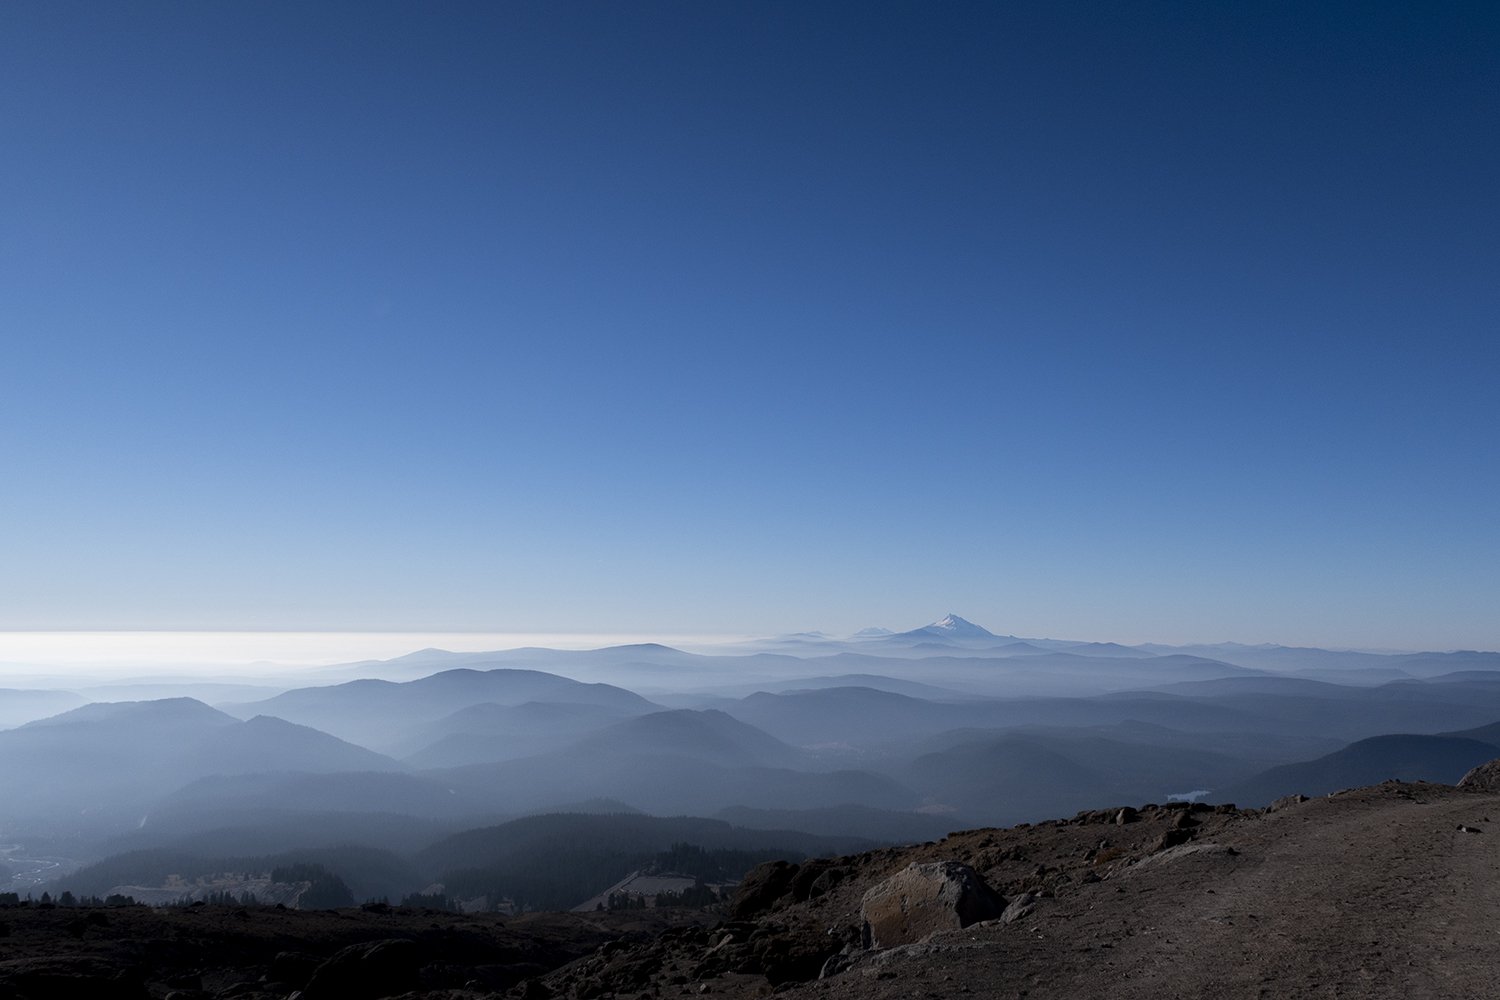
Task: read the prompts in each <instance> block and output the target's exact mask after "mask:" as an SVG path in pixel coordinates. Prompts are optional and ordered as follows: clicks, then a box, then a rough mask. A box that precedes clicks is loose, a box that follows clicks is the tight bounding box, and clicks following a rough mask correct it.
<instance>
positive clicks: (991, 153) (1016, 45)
mask: <svg viewBox="0 0 1500 1000" xmlns="http://www.w3.org/2000/svg"><path fill="white" fill-rule="evenodd" d="M1497 46H1500V8H1497V7H1495V6H1493V5H1485V4H1439V5H1425V4H1424V5H1410V4H1363V3H1362V4H1338V3H1326V4H1318V5H1316V6H1315V9H1314V8H1313V7H1310V6H1309V5H1302V4H1289V3H1288V4H1282V3H1267V4H1253V5H1228V4H1199V5H1190V4H1160V3H1148V4H1130V5H1112V6H1105V5H1095V4H1088V5H1075V4H1067V3H1061V4H1057V3H1048V4H1030V5H1014V6H1011V5H1005V6H1001V5H965V4H941V5H934V4H910V5H901V4H860V5H839V4H817V5H814V4H792V3H786V4H777V3H763V4H746V5H740V6H731V5H726V4H688V3H683V4H671V3H646V4H573V3H564V4H533V5H521V4H505V5H489V4H461V3H455V4H446V5H436V6H434V5H416V4H385V3H367V2H361V3H346V4H331V3H323V4H316V5H308V4H291V3H254V4H250V3H245V4H185V3H183V4H159V5H158V4H144V3H136V4H130V5H104V4H69V3H58V2H46V3H41V2H35V3H16V4H11V5H8V6H7V7H6V8H5V13H4V29H3V30H0V120H3V122H4V133H5V140H4V142H3V144H0V192H3V219H4V221H3V224H0V330H3V342H4V354H3V363H0V467H3V468H4V470H5V474H4V488H3V489H0V564H3V565H4V567H5V572H4V574H3V581H0V627H4V628H8V629H73V628H122V627H123V628H138V629H243V628H260V629H284V630H299V629H345V630H360V629H377V630H388V631H449V630H452V631H458V630H480V631H490V632H578V631H598V632H618V633H632V634H640V633H662V634H683V633H735V634H744V633H757V634H766V633H773V632H785V631H792V630H797V629H806V628H824V629H830V630H837V631H844V632H848V631H852V630H854V629H857V628H860V627H863V626H867V625H884V626H887V627H890V628H893V629H906V628H911V627H913V626H915V625H918V624H920V622H922V621H925V620H927V618H929V617H931V616H933V615H936V614H941V613H942V612H943V611H945V610H947V609H950V608H952V609H958V610H961V611H963V612H964V613H965V614H968V615H971V616H972V617H973V618H974V619H975V620H977V621H981V622H983V623H985V624H986V625H988V626H990V627H992V628H993V629H995V630H996V631H997V632H1015V633H1016V634H1020V635H1034V636H1066V637H1070V638H1079V639H1114V640H1119V641H1122V642H1141V641H1145V640H1152V641H1159V642H1189V641H1199V642H1211V641H1216V640H1239V641H1246V642H1258V641H1263V640H1271V641H1276V642H1283V643H1294V644H1295V643H1308V644H1320V645H1350V646H1360V647H1393V648H1410V649H1452V648H1462V647H1470V648H1481V649H1495V648H1497V647H1500V616H1497V615H1496V614H1495V612H1496V608H1497V606H1500V584H1497V579H1496V573H1497V570H1496V567H1497V565H1500V563H1497V558H1496V556H1497V553H1500V519H1497V518H1496V516H1495V505H1496V499H1495V498H1496V496H1497V494H1500V455H1497V440H1500V434H1497V430H1500V392H1497V391H1496V373H1497V370H1500V346H1497V340H1496V331H1497V329H1500V324H1497V318H1500V308H1497V307H1500V285H1497V282H1496V280H1495V277H1496V275H1497V274H1500V251H1497V242H1496V234H1497V233H1500V210H1497V209H1500V187H1497V185H1496V183H1495V178H1496V177H1497V176H1500V132H1497V130H1496V127H1495V123H1496V122H1497V121H1500V62H1497V61H1496V59H1495V56H1494V54H1495V52H1496V51H1497ZM1452 728H1457V727H1452Z"/></svg>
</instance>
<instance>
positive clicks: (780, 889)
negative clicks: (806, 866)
mask: <svg viewBox="0 0 1500 1000" xmlns="http://www.w3.org/2000/svg"><path fill="white" fill-rule="evenodd" d="M798 867H799V866H798V865H794V864H792V863H791V862H789V861H768V862H766V863H765V864H763V865H757V866H756V867H754V868H752V869H751V870H750V873H749V874H748V875H746V876H745V878H744V879H743V881H741V882H740V887H739V890H738V891H737V892H736V893H735V894H734V902H733V903H732V904H731V905H730V913H731V914H732V915H733V917H734V919H736V920H748V919H749V918H751V917H753V916H755V915H756V914H759V913H764V912H765V911H767V910H769V909H770V908H771V907H772V906H773V905H775V903H776V902H777V900H779V899H781V897H783V896H785V895H786V894H787V892H788V891H789V890H790V889H791V886H792V879H794V878H796V876H797V869H798Z"/></svg>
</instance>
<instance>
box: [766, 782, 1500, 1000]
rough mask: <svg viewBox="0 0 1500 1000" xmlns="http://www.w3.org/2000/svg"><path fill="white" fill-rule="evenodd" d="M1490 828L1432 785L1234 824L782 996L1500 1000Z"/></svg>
mask: <svg viewBox="0 0 1500 1000" xmlns="http://www.w3.org/2000/svg"><path fill="white" fill-rule="evenodd" d="M1492 818H1493V819H1500V796H1496V795H1493V794H1476V793H1472V792H1463V791H1459V790H1456V789H1453V788H1448V787H1446V786H1436V785H1422V784H1406V785H1401V784H1387V785H1381V786H1377V787H1375V788H1372V789H1364V790H1359V791H1354V792H1346V793H1342V794H1339V795H1335V796H1332V797H1329V798H1325V799H1318V800H1313V801H1309V802H1305V803H1302V804H1300V805H1294V806H1291V807H1289V808H1285V809H1283V810H1280V811H1277V812H1274V813H1271V814H1268V815H1264V816H1251V815H1246V814H1241V816H1239V817H1236V818H1234V819H1233V820H1231V821H1229V822H1227V823H1225V824H1224V825H1223V826H1222V827H1220V828H1218V829H1215V830H1205V831H1204V832H1203V834H1200V836H1198V837H1196V838H1195V839H1194V841H1193V842H1192V843H1191V844H1190V845H1187V846H1186V847H1179V848H1175V849H1172V850H1169V851H1165V852H1161V853H1160V854H1159V855H1158V856H1157V859H1156V860H1155V861H1153V860H1152V859H1151V858H1149V857H1148V858H1146V859H1142V860H1141V861H1138V862H1137V863H1136V864H1134V865H1129V866H1127V867H1124V868H1121V869H1117V870H1115V871H1113V872H1111V873H1110V874H1109V875H1108V877H1106V878H1104V879H1103V880H1101V881H1100V882H1097V883H1091V884H1085V885H1079V886H1078V887H1077V888H1076V890H1074V891H1071V892H1062V893H1059V894H1058V895H1057V897H1056V898H1055V899H1053V900H1050V901H1047V900H1044V901H1043V903H1042V905H1039V906H1038V907H1037V909H1036V910H1035V911H1034V913H1033V914H1032V916H1031V917H1030V918H1027V919H1023V920H1020V921H1017V922H1015V923H1013V924H1009V925H994V926H979V927H974V928H969V929H967V930H963V931H953V932H946V933H943V934H940V935H938V936H937V937H936V938H934V939H933V940H932V942H931V944H930V945H929V946H925V947H924V946H920V945H919V946H916V947H912V948H909V949H906V953H905V954H900V955H896V956H892V957H890V958H887V959H886V960H884V961H878V962H877V961H872V962H869V963H868V964H866V965H864V966H863V967H860V968H855V969H853V970H850V971H848V972H846V973H844V974H842V975H840V976H835V977H833V978H831V979H826V980H822V981H819V982H816V983H811V984H806V985H803V986H800V987H797V988H795V989H793V990H791V991H789V992H788V993H787V994H786V995H787V996H788V997H818V998H845V997H850V998H852V997H870V998H882V997H898V996H899V997H903V998H911V997H948V996H972V997H1065V996H1066V997H1110V998H1113V1000H1130V998H1137V997H1139V998H1146V997H1150V998H1161V997H1277V998H1293V997H1411V998H1420V997H1433V998H1436V997H1484V996H1495V995H1497V993H1500V951H1497V945H1500V826H1497V825H1494V824H1492V822H1491V821H1492ZM1461 826H1462V827H1467V828H1469V829H1470V830H1477V831H1480V832H1467V831H1465V830H1460V827H1461ZM1206 845H1212V846H1206ZM1215 848H1225V849H1224V850H1220V849H1215ZM1229 849H1232V851H1233V852H1234V853H1230V850H1229Z"/></svg>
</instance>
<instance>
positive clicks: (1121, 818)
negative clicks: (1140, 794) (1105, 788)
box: [1115, 806, 1141, 826]
mask: <svg viewBox="0 0 1500 1000" xmlns="http://www.w3.org/2000/svg"><path fill="white" fill-rule="evenodd" d="M1140 815H1141V814H1140V813H1138V812H1136V811H1135V810H1134V809H1132V808H1131V807H1130V806H1126V807H1125V808H1124V809H1121V810H1120V811H1119V812H1117V813H1115V826H1124V825H1125V824H1126V823H1134V822H1135V821H1136V820H1137V819H1139V818H1140Z"/></svg>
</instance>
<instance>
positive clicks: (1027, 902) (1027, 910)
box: [1000, 892, 1036, 924]
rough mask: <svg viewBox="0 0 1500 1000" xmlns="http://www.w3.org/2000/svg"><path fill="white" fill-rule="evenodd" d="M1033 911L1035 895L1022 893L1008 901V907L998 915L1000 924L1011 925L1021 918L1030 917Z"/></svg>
mask: <svg viewBox="0 0 1500 1000" xmlns="http://www.w3.org/2000/svg"><path fill="white" fill-rule="evenodd" d="M1035 909H1036V894H1035V893H1030V892H1023V893H1021V894H1020V895H1019V896H1017V897H1016V898H1015V899H1013V900H1011V901H1010V905H1009V906H1007V907H1006V908H1005V910H1004V912H1002V913H1001V914H1000V921H1001V922H1002V923H1007V924H1013V923H1015V922H1016V921H1017V920H1020V919H1021V918H1022V917H1028V916H1030V915H1031V913H1032V912H1033V911H1034V910H1035Z"/></svg>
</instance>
